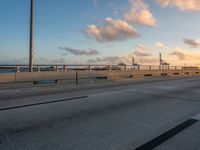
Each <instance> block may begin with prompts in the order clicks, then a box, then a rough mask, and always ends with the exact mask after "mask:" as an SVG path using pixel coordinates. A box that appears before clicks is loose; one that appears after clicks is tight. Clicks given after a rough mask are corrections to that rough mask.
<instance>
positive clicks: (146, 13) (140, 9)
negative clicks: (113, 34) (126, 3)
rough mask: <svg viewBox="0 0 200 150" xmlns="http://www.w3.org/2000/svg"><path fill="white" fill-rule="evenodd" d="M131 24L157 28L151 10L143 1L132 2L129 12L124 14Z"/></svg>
mask: <svg viewBox="0 0 200 150" xmlns="http://www.w3.org/2000/svg"><path fill="white" fill-rule="evenodd" d="M124 18H125V20H126V21H127V22H129V23H136V24H142V25H146V26H155V25H156V19H155V18H154V16H153V14H152V13H151V12H150V10H149V6H148V5H147V4H146V3H144V1H143V0H131V1H130V7H129V10H128V11H126V13H125V14H124Z"/></svg>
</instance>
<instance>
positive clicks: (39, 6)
mask: <svg viewBox="0 0 200 150" xmlns="http://www.w3.org/2000/svg"><path fill="white" fill-rule="evenodd" d="M29 3H30V1H29V0H1V4H0V64H5V63H9V64H13V63H18V64H21V63H28V56H29V54H28V52H29V50H28V46H29V45H28V38H29V32H28V31H29ZM199 27H200V0H35V47H34V49H35V63H61V64H63V63H66V64H80V63H82V64H116V63H118V62H119V61H123V62H124V63H127V64H131V58H132V57H133V56H134V57H135V60H136V61H137V63H139V64H145V65H147V64H155V65H156V64H159V62H158V54H159V52H162V55H163V57H164V60H165V61H166V62H168V63H170V64H171V65H184V64H186V65H198V66H200V28H199Z"/></svg>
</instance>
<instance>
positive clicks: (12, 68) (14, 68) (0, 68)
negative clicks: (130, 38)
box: [0, 64, 199, 73]
mask: <svg viewBox="0 0 200 150" xmlns="http://www.w3.org/2000/svg"><path fill="white" fill-rule="evenodd" d="M198 69H199V68H198V67H194V66H188V67H185V66H156V65H135V66H132V65H67V64H63V65H61V64H36V65H33V71H34V72H43V71H55V72H66V71H70V70H75V71H88V70H89V71H106V70H113V71H114V70H115V71H117V70H118V71H119V70H126V71H130V70H135V71H159V70H198ZM6 71H8V72H28V71H29V66H28V65H27V64H19V65H16V64H14V65H10V64H9V65H8V64H2V65H0V73H1V72H6Z"/></svg>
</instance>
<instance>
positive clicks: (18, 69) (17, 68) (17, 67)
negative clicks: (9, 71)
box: [16, 65, 20, 73]
mask: <svg viewBox="0 0 200 150" xmlns="http://www.w3.org/2000/svg"><path fill="white" fill-rule="evenodd" d="M16 72H17V73H18V72H20V66H19V65H17V66H16Z"/></svg>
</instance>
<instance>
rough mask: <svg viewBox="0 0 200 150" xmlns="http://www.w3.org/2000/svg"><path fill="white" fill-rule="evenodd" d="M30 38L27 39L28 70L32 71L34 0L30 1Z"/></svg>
mask: <svg viewBox="0 0 200 150" xmlns="http://www.w3.org/2000/svg"><path fill="white" fill-rule="evenodd" d="M30 5H31V7H30V39H29V72H33V57H34V50H33V47H34V0H31V1H30Z"/></svg>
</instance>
